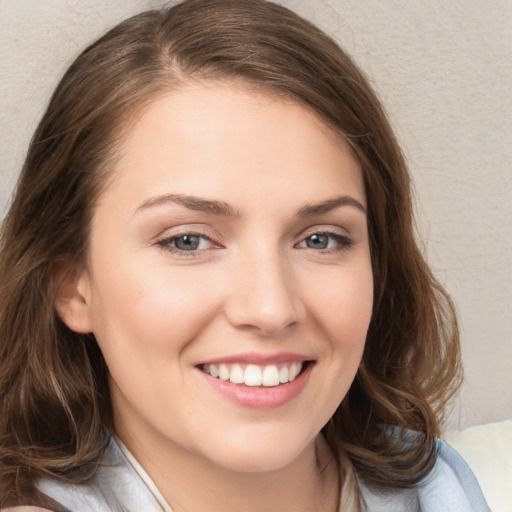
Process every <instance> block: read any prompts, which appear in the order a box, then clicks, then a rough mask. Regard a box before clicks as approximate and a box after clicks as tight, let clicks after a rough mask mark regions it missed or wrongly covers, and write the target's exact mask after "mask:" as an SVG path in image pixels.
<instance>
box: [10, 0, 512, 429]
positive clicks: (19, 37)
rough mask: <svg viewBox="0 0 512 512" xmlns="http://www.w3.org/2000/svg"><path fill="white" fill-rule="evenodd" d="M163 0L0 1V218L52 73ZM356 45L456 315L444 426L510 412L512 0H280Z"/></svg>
mask: <svg viewBox="0 0 512 512" xmlns="http://www.w3.org/2000/svg"><path fill="white" fill-rule="evenodd" d="M164 3H165V2H163V1H161V0H45V1H41V0H0V112H1V115H0V134H1V136H0V216H3V214H4V213H5V211H6V208H7V204H8V200H9V196H10V194H11V191H12V189H13V187H14V184H15V180H16V176H17V174H18V172H19V169H20V167H21V164H22V161H23V157H24V153H25V151H26V147H27V144H28V141H29V139H30V136H31V134H32V132H33V130H34V128H35V125H36V123H37V120H38V118H39V117H40V116H41V114H42V112H43V109H44V107H45V104H46V102H47V100H48V98H49V95H50V94H51V91H52V90H53V88H54V86H55V85H56V83H57V80H58V77H60V75H61V74H62V73H63V72H64V70H65V68H66V67H67V66H68V65H69V64H70V63H71V61H72V59H73V58H74V56H76V55H77V53H78V52H79V51H80V49H82V48H83V47H84V45H85V44H86V43H87V42H89V41H90V40H91V39H92V38H95V37H97V36H98V35H100V34H101V33H102V32H103V31H104V30H106V29H107V28H109V27H110V26H111V25H113V24H114V23H115V22H117V21H120V20H121V19H123V18H125V17H127V16H128V15H130V14H134V13H136V12H139V11H141V10H145V9H149V8H152V7H157V6H160V5H163V4H164ZM280 3H282V4H284V5H286V6H288V7H291V8H293V9H294V10H296V11H298V12H299V13H301V14H303V15H304V16H306V17H308V18H310V19H311V20H313V21H314V22H316V23H317V24H319V25H320V26H322V27H323V28H324V29H325V30H326V31H327V32H329V33H330V34H331V35H332V36H333V37H334V38H335V39H337V40H338V42H340V43H341V45H342V46H343V47H344V48H345V49H346V50H348V52H349V53H350V54H352V55H353V56H354V57H355V59H356V60H357V61H358V62H359V64H360V65H361V67H362V68H363V69H364V70H365V71H366V73H367V75H368V76H369V78H370V80H371V82H372V83H373V85H374V87H375V88H376V89H377V91H378V93H379V94H380V96H381V98H382V100H383V102H384V105H385V107H386V109H387V111H388V113H389V115H390V117H391V120H392V123H393V125H394V127H395V129H396V131H397V133H398V136H399V139H400V141H401V142H402V145H403V147H404V150H405V152H406V155H407V157H408V160H409V164H410V168H411V171H412V173H413V176H414V180H415V187H416V191H417V205H418V224H419V227H420V231H421V234H422V237H423V239H424V240H425V241H426V243H427V249H426V252H427V255H428V259H429V261H430V263H431V265H432V266H433V268H434V270H435V272H436V274H437V276H438V277H439V278H440V280H441V281H442V282H443V283H444V284H445V285H446V287H447V288H448V290H449V292H450V293H451V294H452V296H453V298H454V300H455V302H456V304H457V306H458V310H459V313H460V319H461V324H462V344H463V358H464V363H465V370H466V382H465V384H464V387H463V390H462V393H461V396H460V398H459V400H458V401H457V403H456V404H455V406H454V409H453V412H452V414H451V417H450V426H451V427H463V426H468V425H471V424H477V423H483V422H488V421H497V420H501V419H505V418H511V417H512V271H511V268H512V222H511V218H512V207H511V205H512V100H511V96H512V93H511V91H512V87H511V85H512V84H511V77H512V37H511V33H512V30H511V27H512V2H510V0H493V1H492V2H488V1H487V0H451V1H449V2H446V1H444V0H429V1H428V2H427V1H425V0H281V2H280Z"/></svg>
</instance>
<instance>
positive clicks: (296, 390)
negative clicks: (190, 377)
mask: <svg viewBox="0 0 512 512" xmlns="http://www.w3.org/2000/svg"><path fill="white" fill-rule="evenodd" d="M313 366H314V364H313V363H312V362H309V363H308V365H307V366H306V368H305V369H304V371H303V372H302V373H301V374H300V375H299V376H298V377H297V378H296V379H294V380H292V381H291V382H287V383H286V384H280V385H279V386H269V387H265V386H254V387H253V386H246V385H244V384H233V383H232V382H229V381H224V380H220V379H217V378H215V377H212V376H211V375H208V374H207V373H204V372H203V371H201V370H199V369H197V371H198V372H200V373H201V375H202V376H203V377H204V379H205V380H206V382H207V383H208V384H209V385H210V386H211V387H212V388H213V389H214V390H215V391H216V392H218V393H220V394H221V395H223V396H224V397H226V398H227V399H228V400H230V401H232V402H234V403H236V404H238V405H241V406H243V407H251V408H253V409H274V408H276V407H281V406H283V405H286V404H287V403H289V402H291V401H292V400H293V399H294V398H296V397H297V396H298V395H300V393H301V392H302V390H303V389H304V387H305V386H306V383H307V381H308V379H309V376H310V374H311V370H312V368H313Z"/></svg>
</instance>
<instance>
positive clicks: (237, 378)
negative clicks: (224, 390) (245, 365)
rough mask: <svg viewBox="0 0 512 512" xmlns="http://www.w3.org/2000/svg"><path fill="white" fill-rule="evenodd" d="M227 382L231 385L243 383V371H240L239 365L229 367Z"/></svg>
mask: <svg viewBox="0 0 512 512" xmlns="http://www.w3.org/2000/svg"><path fill="white" fill-rule="evenodd" d="M229 380H230V381H231V382H232V383H233V384H243V382H244V371H243V370H242V367H241V366H240V365H239V364H234V365H233V366H232V367H231V375H230V377H229Z"/></svg>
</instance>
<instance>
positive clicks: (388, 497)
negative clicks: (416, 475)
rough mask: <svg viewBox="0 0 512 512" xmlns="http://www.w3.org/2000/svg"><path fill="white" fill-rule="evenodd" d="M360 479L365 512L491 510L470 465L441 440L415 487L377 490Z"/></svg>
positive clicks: (471, 511)
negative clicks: (430, 464)
mask: <svg viewBox="0 0 512 512" xmlns="http://www.w3.org/2000/svg"><path fill="white" fill-rule="evenodd" d="M359 483H360V490H361V496H362V498H363V503H364V506H363V510H364V511H365V512H410V511H412V510H421V511H422V512H439V511H441V510H449V511H450V512H490V509H489V507H488V506H487V504H486V502H485V498H484V496H483V494H482V491H481V489H480V486H479V485H478V482H477V480H476V478H475V476H474V475H473V473H472V471H471V469H470V468H469V466H468V465H467V464H466V462H465V461H464V459H463V458H462V457H461V456H460V455H459V454H458V453H457V452H456V451H455V450H454V449H453V448H451V447H450V446H449V445H448V444H446V443H445V442H444V441H441V440H438V441H437V459H436V463H435V465H434V468H433V469H432V471H431V472H430V473H429V474H428V475H427V476H426V477H425V478H424V480H422V481H421V482H420V483H419V484H417V485H416V486H415V487H414V488H412V489H399V490H396V489H395V490H388V491H382V490H379V491H376V490H374V489H370V488H369V487H367V486H365V484H364V482H362V481H360V482H359Z"/></svg>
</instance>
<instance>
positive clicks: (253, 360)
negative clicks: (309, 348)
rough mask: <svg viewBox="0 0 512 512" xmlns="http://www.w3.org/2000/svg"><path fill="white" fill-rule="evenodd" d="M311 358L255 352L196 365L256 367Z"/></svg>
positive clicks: (279, 353)
mask: <svg viewBox="0 0 512 512" xmlns="http://www.w3.org/2000/svg"><path fill="white" fill-rule="evenodd" d="M312 360H313V358H312V357H310V356H307V355H304V354H297V353H294V352H278V353H275V354H261V353H256V352H245V353H242V354H232V355H229V356H222V357H215V358H212V359H207V360H204V361H201V362H200V363H198V365H201V364H221V363H231V364H234V363H242V364H256V365H261V366H265V365H270V364H278V363H303V362H305V361H312Z"/></svg>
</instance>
